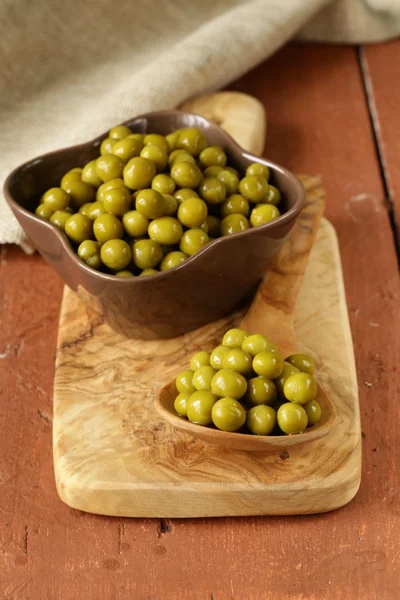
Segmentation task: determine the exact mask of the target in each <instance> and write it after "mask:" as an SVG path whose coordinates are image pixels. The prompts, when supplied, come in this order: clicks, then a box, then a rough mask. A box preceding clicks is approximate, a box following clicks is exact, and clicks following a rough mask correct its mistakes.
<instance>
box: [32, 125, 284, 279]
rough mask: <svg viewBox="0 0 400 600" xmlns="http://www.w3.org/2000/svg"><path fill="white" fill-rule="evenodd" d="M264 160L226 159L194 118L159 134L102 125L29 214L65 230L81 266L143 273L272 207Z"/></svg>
mask: <svg viewBox="0 0 400 600" xmlns="http://www.w3.org/2000/svg"><path fill="white" fill-rule="evenodd" d="M269 176H270V174H269V169H268V167H266V166H265V165H262V164H260V163H253V164H251V165H249V166H248V168H247V170H246V173H245V176H244V177H242V176H241V175H240V174H239V172H238V171H237V170H236V169H234V168H233V167H231V166H229V165H228V157H227V155H226V153H225V152H224V150H223V149H222V148H220V147H219V146H210V145H208V144H207V140H206V138H205V136H204V134H203V132H202V131H200V130H199V129H197V128H187V129H179V130H177V131H174V132H172V133H170V134H168V135H166V136H163V135H158V134H153V133H150V134H143V133H132V130H131V129H130V128H129V127H126V126H125V125H119V126H117V127H114V128H113V129H111V131H110V132H109V134H108V137H107V138H106V139H104V140H103V142H102V143H101V145H100V156H99V157H98V158H97V159H95V160H91V161H90V162H88V163H87V164H86V165H85V166H84V167H83V168H80V167H76V168H74V169H71V170H70V171H68V173H66V174H65V175H64V176H63V177H62V179H61V181H60V186H59V187H53V188H51V189H49V190H47V191H46V192H45V193H44V194H43V195H42V196H41V198H40V204H39V205H38V206H37V208H36V210H35V214H36V215H37V216H38V217H40V218H42V219H44V220H46V221H49V222H50V223H51V224H52V225H54V226H55V227H57V228H58V229H60V230H61V231H63V232H65V234H66V236H67V237H68V239H69V240H70V242H71V244H72V246H73V248H74V249H75V250H76V252H77V254H78V256H79V258H80V259H81V260H82V261H83V262H85V263H86V264H87V265H88V266H89V267H92V268H93V269H97V270H100V271H103V272H106V273H110V274H113V275H117V276H127V277H128V276H133V275H152V274H154V273H158V272H159V271H164V270H166V269H170V268H172V267H175V266H177V265H179V264H181V263H182V262H183V261H185V260H186V259H187V258H188V257H189V256H191V255H193V254H194V253H195V252H197V251H198V250H200V249H201V248H203V247H204V246H205V245H206V244H208V243H209V242H211V241H212V240H214V239H215V238H217V237H220V236H226V235H232V234H235V233H238V232H241V231H244V230H246V229H248V228H250V227H257V226H259V225H263V224H264V223H268V222H270V221H272V220H274V219H276V218H278V217H279V216H280V212H279V209H278V208H277V206H278V205H279V203H280V201H281V194H280V192H279V190H278V189H277V188H276V187H274V186H273V185H271V184H270V183H269Z"/></svg>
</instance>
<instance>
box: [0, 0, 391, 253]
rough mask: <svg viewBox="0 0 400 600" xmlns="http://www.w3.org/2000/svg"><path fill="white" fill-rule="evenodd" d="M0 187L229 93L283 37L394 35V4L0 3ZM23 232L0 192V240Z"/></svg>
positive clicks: (257, 0)
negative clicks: (196, 100) (72, 148)
mask: <svg viewBox="0 0 400 600" xmlns="http://www.w3.org/2000/svg"><path fill="white" fill-rule="evenodd" d="M0 28H1V31H2V35H1V38H0V65H1V69H0V139H1V141H2V144H1V148H0V164H1V174H0V186H1V189H2V187H3V183H4V179H5V177H6V176H7V174H8V173H9V172H10V171H11V170H12V169H13V168H15V167H16V166H18V165H19V164H21V163H22V162H24V161H26V160H29V159H30V158H33V157H35V156H37V155H39V154H43V153H45V152H50V151H52V150H55V149H57V148H60V147H63V146H69V145H72V144H76V143H80V142H84V141H86V140H88V139H90V138H91V137H94V136H95V135H98V134H99V133H101V132H103V131H105V130H107V129H108V128H111V127H112V126H113V125H115V124H117V123H119V122H120V121H124V120H126V119H128V118H130V117H133V116H134V115H135V114H139V113H141V112H147V111H150V110H158V109H162V108H173V107H175V106H177V105H178V104H179V103H181V102H182V101H184V100H185V99H186V98H188V97H191V96H193V95H195V94H200V93H206V92H210V91H212V90H216V89H219V88H221V87H223V86H226V85H227V84H228V83H229V82H231V81H233V80H234V79H236V78H237V77H239V76H240V75H242V74H243V73H244V72H246V71H247V70H249V69H251V68H252V67H254V66H255V65H256V64H257V63H259V62H261V61H262V60H264V59H265V58H267V57H268V56H270V55H271V54H272V53H273V52H275V51H276V50H277V49H278V48H279V47H280V46H282V45H283V44H284V43H285V42H286V41H287V40H289V39H290V38H292V37H297V38H298V39H302V40H310V41H311V40H317V41H325V42H351V43H361V42H374V41H378V40H387V39H391V38H394V37H396V36H398V35H399V34H400V2H399V1H398V0H202V1H201V2H200V1H199V2H197V1H193V2H188V0H135V1H133V2H132V1H130V2H129V1H124V0H121V1H120V2H118V3H116V2H115V1H114V0H88V1H86V2H82V0H69V1H68V2H65V3H64V2H59V0H38V1H37V2H35V3H32V2H30V0H0ZM23 240H24V234H23V232H22V230H21V228H20V227H19V225H18V223H17V221H16V220H15V218H14V217H13V216H12V214H11V211H10V210H9V209H8V207H7V205H6V204H5V201H4V198H3V197H2V194H0V243H13V242H15V243H21V242H23Z"/></svg>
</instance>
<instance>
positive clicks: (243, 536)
mask: <svg viewBox="0 0 400 600" xmlns="http://www.w3.org/2000/svg"><path fill="white" fill-rule="evenodd" d="M232 88H233V89H236V90H241V91H243V92H247V93H250V94H253V95H254V96H256V97H257V98H259V99H260V100H261V101H262V102H263V103H264V104H265V107H266V109H267V113H268V136H267V137H268V144H267V148H266V150H265V156H267V157H268V158H270V159H272V160H274V161H276V162H278V163H281V164H284V165H286V166H288V167H289V168H290V169H292V170H294V171H295V172H304V173H308V174H311V175H320V176H321V178H322V179H323V182H324V184H325V187H326V190H327V208H326V215H327V217H328V218H329V219H330V220H331V221H332V222H333V224H334V225H335V227H336V230H337V232H338V236H339V243H340V249H341V254H342V261H343V268H344V278H345V285H346V293H347V301H348V308H349V313H350V320H351V327H352V332H353V339H354V346H355V353H356V362H357V371H358V381H359V389H360V403H361V418H362V427H363V438H364V439H363V479H362V483H361V488H360V491H359V493H358V495H357V496H356V498H355V499H354V500H353V501H352V502H351V503H350V504H349V505H347V506H345V507H344V508H342V509H341V510H338V511H336V512H333V513H329V514H324V515H320V516H303V517H282V518H281V517H279V518H277V517H274V518H267V517H263V518H259V517H258V518H245V519H244V518H243V519H200V520H186V521H185V520H176V521H175V520H174V521H169V520H165V519H163V520H161V521H160V520H156V519H153V520H150V519H144V520H143V519H117V518H115V519H111V518H104V517H99V516H93V515H89V514H85V513H81V512H78V511H75V510H72V509H70V508H68V507H67V506H65V505H64V504H62V503H61V501H60V500H59V498H58V496H57V493H56V490H55V485H54V478H53V465H52V449H51V424H52V383H53V370H54V355H55V344H56V335H57V320H58V312H59V307H60V301H61V293H62V282H61V280H60V279H59V277H58V276H57V275H56V274H54V273H53V272H52V271H51V270H50V268H49V267H48V266H47V265H46V264H45V263H44V262H43V260H42V259H41V258H40V256H38V255H36V256H33V257H27V256H25V255H24V254H23V252H22V251H20V250H18V249H16V248H13V247H3V248H2V250H1V254H0V431H1V436H0V598H5V599H18V600H19V599H30V600H36V599H38V600H39V599H40V600H47V599H49V600H86V599H87V600H100V599H103V598H104V599H107V600H108V599H125V598H127V599H128V598H129V599H130V600H132V599H135V600H136V599H140V600H142V599H143V600H144V599H152V600H153V599H154V600H158V599H160V600H165V599H167V600H170V599H171V600H172V599H175V598H176V599H184V600H195V599H196V600H197V599H199V600H200V599H201V600H202V599H206V600H210V599H214V600H227V599H228V598H230V599H234V600H252V599H268V600H275V599H277V598H279V599H284V598H291V599H296V598H298V599H300V598H301V599H304V598H307V599H309V598H315V599H318V600H322V599H331V600H339V599H341V598H343V599H346V600H347V599H351V600H353V599H354V600H355V599H358V598H362V599H363V600H372V599H374V598H379V599H380V600H389V599H395V598H398V597H399V583H398V582H399V581H400V535H399V531H400V487H399V468H398V467H397V468H396V458H397V456H396V450H398V447H399V440H400V423H399V415H400V411H399V408H398V392H399V378H398V363H399V347H400V336H399V300H400V287H399V278H398V263H397V257H396V219H397V222H398V223H399V222H400V142H399V131H400V111H399V109H398V106H399V97H400V42H392V43H390V44H384V45H379V46H371V47H365V48H352V47H338V46H314V45H291V46H288V47H285V48H284V49H282V50H281V51H280V52H279V53H278V54H277V55H275V56H274V57H273V58H272V59H270V60H269V61H267V62H265V63H264V64H262V65H261V66H259V67H258V68H257V69H255V70H254V71H252V72H251V73H249V74H247V75H246V76H245V77H243V78H242V79H241V80H240V81H237V82H235V83H234V84H233V86H230V89H232ZM396 211H397V212H396ZM397 240H398V238H397ZM397 243H398V242H397ZM397 249H398V245H397ZM396 394H397V397H396Z"/></svg>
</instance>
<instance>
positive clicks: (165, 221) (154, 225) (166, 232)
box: [149, 217, 183, 246]
mask: <svg viewBox="0 0 400 600" xmlns="http://www.w3.org/2000/svg"><path fill="white" fill-rule="evenodd" d="M182 234H183V229H182V225H181V224H180V222H179V221H178V219H174V218H173V217H160V218H159V219H154V220H153V221H152V222H151V223H150V225H149V237H150V238H151V239H152V240H154V241H155V242H158V243H159V244H167V245H170V246H173V245H174V244H177V243H178V242H179V240H180V239H181V237H182Z"/></svg>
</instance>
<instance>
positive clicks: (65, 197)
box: [43, 187, 71, 212]
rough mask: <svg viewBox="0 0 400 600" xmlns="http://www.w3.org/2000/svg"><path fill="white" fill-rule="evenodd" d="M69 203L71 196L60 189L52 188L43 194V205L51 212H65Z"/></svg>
mask: <svg viewBox="0 0 400 600" xmlns="http://www.w3.org/2000/svg"><path fill="white" fill-rule="evenodd" d="M70 201H71V196H70V195H69V194H68V193H67V192H66V191H65V190H63V189H61V188H57V187H53V188H51V189H50V190H47V192H45V193H44V194H43V203H44V204H45V205H46V206H48V207H49V208H51V210H52V211H53V212H55V211H56V210H65V209H66V208H67V206H68V205H69V203H70Z"/></svg>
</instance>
